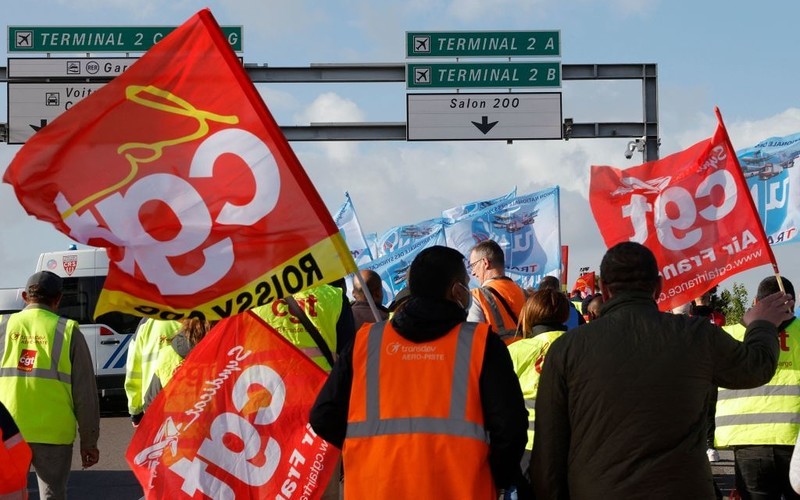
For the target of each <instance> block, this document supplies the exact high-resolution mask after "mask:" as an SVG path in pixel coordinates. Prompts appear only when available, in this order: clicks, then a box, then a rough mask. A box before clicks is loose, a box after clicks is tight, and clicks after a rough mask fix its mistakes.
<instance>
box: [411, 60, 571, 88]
mask: <svg viewBox="0 0 800 500" xmlns="http://www.w3.org/2000/svg"><path fill="white" fill-rule="evenodd" d="M560 86H561V63H559V62H524V63H523V62H501V63H409V64H406V88H408V89H432V88H518V87H519V88H521V87H547V88H553V87H560Z"/></svg>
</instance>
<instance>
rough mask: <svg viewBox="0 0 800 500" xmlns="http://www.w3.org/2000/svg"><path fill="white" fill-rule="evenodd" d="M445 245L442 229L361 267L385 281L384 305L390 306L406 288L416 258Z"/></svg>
mask: <svg viewBox="0 0 800 500" xmlns="http://www.w3.org/2000/svg"><path fill="white" fill-rule="evenodd" d="M444 244H445V239H444V231H443V230H442V229H441V228H440V229H439V231H437V232H436V233H434V234H430V235H428V236H426V237H425V238H421V239H416V240H414V241H413V242H412V243H410V244H408V245H405V246H403V247H402V248H400V249H399V250H397V251H395V252H392V253H390V254H388V255H385V256H383V257H381V258H379V259H376V260H373V261H372V262H370V263H369V264H366V265H363V266H359V267H360V268H361V269H371V270H373V271H375V272H376V273H378V274H380V276H381V280H382V281H383V305H389V303H390V302H391V301H392V300H394V296H395V295H396V294H397V293H398V292H400V290H402V289H403V288H405V286H406V273H407V272H408V268H409V267H411V261H413V260H414V257H416V256H417V254H418V253H420V252H421V251H422V250H423V249H425V248H428V247H432V246H434V245H444Z"/></svg>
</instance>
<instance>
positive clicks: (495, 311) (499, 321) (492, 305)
mask: <svg viewBox="0 0 800 500" xmlns="http://www.w3.org/2000/svg"><path fill="white" fill-rule="evenodd" d="M478 290H480V293H481V295H482V296H483V299H484V300H485V301H486V304H487V305H488V306H489V312H491V313H492V321H490V322H489V323H490V324H491V325H492V326H494V327H495V329H496V330H497V331H496V332H495V333H497V334H498V335H499V336H500V338H501V339H503V340H504V341H508V340H511V339H512V338H513V337H514V335H516V333H517V332H516V330H515V329H510V328H506V323H505V321H503V316H502V314H501V313H500V306H498V305H497V300H495V298H494V294H492V292H490V291H489V290H487V289H485V288H483V287H481V288H479V289H478ZM514 327H515V328H516V325H514Z"/></svg>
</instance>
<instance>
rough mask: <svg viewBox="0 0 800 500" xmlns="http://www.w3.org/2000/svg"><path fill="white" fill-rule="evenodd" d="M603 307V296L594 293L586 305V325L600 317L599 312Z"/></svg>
mask: <svg viewBox="0 0 800 500" xmlns="http://www.w3.org/2000/svg"><path fill="white" fill-rule="evenodd" d="M602 307H603V294H602V293H596V294H595V295H594V297H592V300H590V301H589V303H588V304H587V305H586V314H585V318H584V319H585V320H586V322H587V323H588V322H589V321H593V320H596V319H597V318H599V317H600V310H601V309H602Z"/></svg>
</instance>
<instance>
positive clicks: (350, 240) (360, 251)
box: [333, 193, 372, 266]
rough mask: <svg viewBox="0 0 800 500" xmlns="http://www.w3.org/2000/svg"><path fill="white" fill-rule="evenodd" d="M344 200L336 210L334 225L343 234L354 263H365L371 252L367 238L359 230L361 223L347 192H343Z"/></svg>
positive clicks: (369, 259)
mask: <svg viewBox="0 0 800 500" xmlns="http://www.w3.org/2000/svg"><path fill="white" fill-rule="evenodd" d="M344 196H345V201H344V204H343V205H342V207H341V208H340V209H339V210H338V211H337V212H336V215H334V217H333V220H334V221H335V222H336V227H338V228H339V232H340V233H342V236H344V241H345V242H346V243H347V247H348V248H349V249H350V253H351V254H352V255H353V260H354V261H356V265H359V266H360V265H361V264H365V263H367V262H371V261H372V254H371V253H370V251H369V246H368V245H367V240H366V239H365V238H364V232H363V231H362V230H361V224H360V223H359V222H358V216H357V215H356V209H355V208H354V207H353V201H352V200H351V199H350V194H349V193H344Z"/></svg>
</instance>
